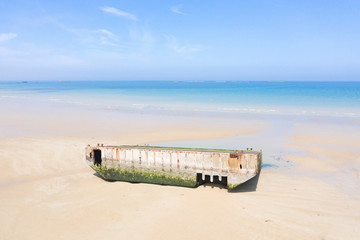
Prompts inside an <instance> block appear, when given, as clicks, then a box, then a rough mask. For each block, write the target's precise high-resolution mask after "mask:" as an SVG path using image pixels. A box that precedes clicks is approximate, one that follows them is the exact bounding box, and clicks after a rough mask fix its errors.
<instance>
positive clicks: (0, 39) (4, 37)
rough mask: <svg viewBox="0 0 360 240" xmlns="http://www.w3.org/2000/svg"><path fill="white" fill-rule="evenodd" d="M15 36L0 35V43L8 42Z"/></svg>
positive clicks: (9, 34) (11, 34)
mask: <svg viewBox="0 0 360 240" xmlns="http://www.w3.org/2000/svg"><path fill="white" fill-rule="evenodd" d="M16 36H17V34H16V33H1V34H0V43H2V42H6V41H9V40H11V39H13V38H15V37H16Z"/></svg>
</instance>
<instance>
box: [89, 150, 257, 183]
mask: <svg viewBox="0 0 360 240" xmlns="http://www.w3.org/2000/svg"><path fill="white" fill-rule="evenodd" d="M85 153H86V161H87V163H88V164H89V165H90V167H91V168H93V169H94V170H95V171H96V172H97V173H98V174H99V175H100V176H101V177H103V178H104V179H106V180H119V181H127V182H144V183H155V184H162V185H175V186H185V187H197V186H199V185H200V184H201V183H203V182H205V181H206V180H207V181H209V182H220V183H223V184H226V186H227V188H228V189H230V190H231V189H233V188H235V187H237V186H239V185H240V184H242V183H244V182H246V181H248V180H249V179H251V178H253V177H255V176H256V175H257V174H258V173H259V172H260V169H261V164H262V152H261V151H252V149H250V150H249V149H248V150H243V151H241V150H224V149H199V148H177V147H157V146H128V145H122V146H103V145H99V144H98V145H97V146H93V147H92V146H90V145H88V146H87V147H86V149H85Z"/></svg>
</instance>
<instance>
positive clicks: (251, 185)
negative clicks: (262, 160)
mask: <svg viewBox="0 0 360 240" xmlns="http://www.w3.org/2000/svg"><path fill="white" fill-rule="evenodd" d="M260 174H261V170H260V172H259V173H258V175H256V176H255V177H253V178H252V179H250V180H249V181H247V182H244V183H243V184H241V185H240V186H238V187H236V188H234V189H233V190H229V193H239V192H255V191H256V188H257V185H258V182H259V178H260Z"/></svg>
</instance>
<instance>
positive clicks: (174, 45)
mask: <svg viewBox="0 0 360 240" xmlns="http://www.w3.org/2000/svg"><path fill="white" fill-rule="evenodd" d="M166 38H167V40H168V44H167V46H168V47H169V48H170V49H172V50H174V51H175V52H177V53H191V52H197V51H200V50H201V48H200V47H199V46H192V45H182V46H181V45H179V44H178V42H177V39H176V38H175V37H174V36H166Z"/></svg>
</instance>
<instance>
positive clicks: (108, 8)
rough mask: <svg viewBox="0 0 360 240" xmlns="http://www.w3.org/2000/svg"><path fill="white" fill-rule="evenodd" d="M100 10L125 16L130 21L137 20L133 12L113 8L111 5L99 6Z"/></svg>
mask: <svg viewBox="0 0 360 240" xmlns="http://www.w3.org/2000/svg"><path fill="white" fill-rule="evenodd" d="M101 10H102V11H104V12H107V13H111V14H114V15H116V16H120V17H123V18H126V19H128V20H132V21H137V20H138V18H137V17H136V16H135V15H134V14H131V13H128V12H124V11H121V10H119V9H116V8H113V7H103V8H101Z"/></svg>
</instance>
